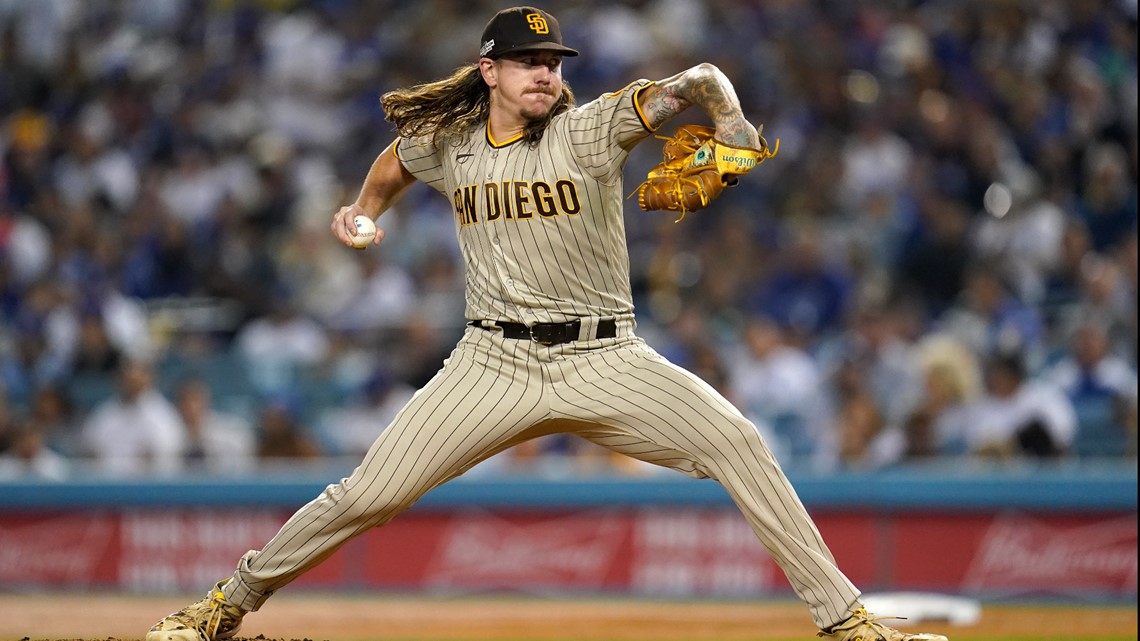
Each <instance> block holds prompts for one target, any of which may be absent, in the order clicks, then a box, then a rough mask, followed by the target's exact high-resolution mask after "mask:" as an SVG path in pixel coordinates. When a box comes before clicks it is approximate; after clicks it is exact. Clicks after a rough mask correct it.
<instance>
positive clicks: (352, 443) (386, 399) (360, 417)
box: [319, 368, 415, 456]
mask: <svg viewBox="0 0 1140 641" xmlns="http://www.w3.org/2000/svg"><path fill="white" fill-rule="evenodd" d="M414 393H415V388H413V387H412V386H410V385H407V384H405V383H403V382H401V381H399V380H397V379H396V378H395V377H393V376H392V374H390V373H389V372H387V371H386V370H385V369H384V368H377V369H376V370H375V371H374V372H373V373H372V376H371V377H369V378H368V380H367V381H365V383H364V384H363V385H362V386H361V389H360V391H359V394H358V395H357V398H355V399H353V400H351V401H350V402H349V403H347V404H345V405H344V406H341V407H335V408H332V409H330V410H327V411H325V412H322V414H321V416H320V418H319V421H320V425H321V433H322V434H324V439H323V440H325V441H327V442H329V443H330V444H331V445H332V448H333V450H334V451H335V452H336V453H337V454H347V455H352V456H359V455H363V454H364V453H365V452H367V451H368V448H370V447H372V443H373V442H375V441H376V438H377V437H378V436H380V432H382V431H383V430H384V428H385V427H387V426H388V423H391V422H392V419H393V418H395V417H396V412H399V411H400V409H401V408H403V406H404V404H405V403H407V402H408V399H410V398H411V396H412V394H414Z"/></svg>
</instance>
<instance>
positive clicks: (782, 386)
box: [728, 316, 830, 457]
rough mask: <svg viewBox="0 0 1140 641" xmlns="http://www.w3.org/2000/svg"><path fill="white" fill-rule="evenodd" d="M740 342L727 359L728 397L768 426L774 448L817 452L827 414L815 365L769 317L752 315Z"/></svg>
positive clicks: (793, 453) (797, 452) (789, 453)
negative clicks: (739, 348)
mask: <svg viewBox="0 0 1140 641" xmlns="http://www.w3.org/2000/svg"><path fill="white" fill-rule="evenodd" d="M744 341H745V343H744V344H745V347H746V349H745V351H743V352H742V353H740V354H738V355H735V359H734V360H732V361H730V362H729V363H728V372H729V388H730V390H731V392H732V398H733V399H735V401H736V402H738V403H740V408H741V410H742V411H743V412H745V413H747V414H748V416H749V418H751V419H753V420H755V421H756V422H757V423H758V424H761V423H762V424H765V425H768V426H770V427H771V429H772V431H773V433H774V434H773V436H774V438H772V439H769V446H771V447H773V449H780V450H783V451H782V453H783V454H785V455H786V456H793V457H810V456H814V455H816V454H817V453H818V452H817V451H816V450H817V448H818V447H819V445H820V443H821V442H822V439H823V438H824V437H825V434H826V430H825V428H824V424H825V421H827V420H829V419H830V416H829V410H828V408H827V407H826V406H825V404H826V397H825V394H824V393H823V377H822V373H821V372H820V371H819V367H818V366H817V365H816V363H815V361H814V360H812V358H811V356H809V355H808V354H807V353H806V352H805V351H804V350H803V349H801V348H799V347H796V346H795V345H793V344H791V342H790V341H789V340H788V338H787V331H786V330H785V329H784V328H782V327H780V326H779V325H778V324H777V323H776V322H775V321H773V320H772V319H770V318H766V317H763V316H755V317H753V318H751V319H750V321H749V323H748V325H747V326H746V327H745V329H744ZM729 358H730V359H732V358H733V356H729Z"/></svg>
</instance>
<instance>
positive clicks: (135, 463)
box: [81, 359, 187, 476]
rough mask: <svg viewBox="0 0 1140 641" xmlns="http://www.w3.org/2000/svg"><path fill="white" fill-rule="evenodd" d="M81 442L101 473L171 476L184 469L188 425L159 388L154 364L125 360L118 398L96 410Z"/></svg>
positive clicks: (119, 377) (121, 369)
mask: <svg viewBox="0 0 1140 641" xmlns="http://www.w3.org/2000/svg"><path fill="white" fill-rule="evenodd" d="M81 438H82V441H83V449H84V451H85V452H86V453H87V454H89V455H90V456H92V457H94V462H95V465H96V468H97V469H99V470H100V471H102V472H104V473H107V474H111V475H115V476H140V475H145V474H165V475H169V474H175V473H177V472H179V471H181V470H183V469H184V468H185V463H184V462H183V456H184V455H185V452H186V447H187V437H186V426H185V425H184V424H183V423H182V419H181V418H180V417H179V416H178V410H177V409H176V408H175V407H174V405H173V404H172V403H171V402H170V401H169V400H167V398H166V397H165V396H164V395H163V394H162V392H160V391H159V390H158V389H157V388H156V387H154V384H153V380H152V372H151V366H150V364H149V363H145V362H142V361H137V360H132V359H127V360H124V361H123V363H122V364H121V365H120V367H119V371H118V394H117V395H116V396H115V397H114V398H110V399H108V400H106V401H104V402H103V403H101V404H99V405H98V406H97V407H96V408H95V409H94V411H92V413H91V415H90V416H89V417H88V418H87V420H86V421H85V422H84V424H83V427H82V435H81Z"/></svg>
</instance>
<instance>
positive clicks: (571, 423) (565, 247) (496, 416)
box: [146, 7, 945, 641]
mask: <svg viewBox="0 0 1140 641" xmlns="http://www.w3.org/2000/svg"><path fill="white" fill-rule="evenodd" d="M478 55H479V60H478V62H477V63H475V64H471V65H468V66H466V67H463V68H461V69H459V70H458V71H456V73H455V74H453V75H452V76H451V77H449V78H445V79H443V80H439V81H437V82H432V83H428V84H423V85H419V86H415V87H412V88H408V89H401V90H397V91H393V92H390V93H388V94H386V95H385V96H384V97H383V98H382V100H381V103H382V105H383V108H384V112H385V115H386V117H387V118H388V119H389V120H390V121H391V122H392V123H394V124H395V126H396V128H397V131H398V134H399V135H398V137H397V138H396V140H395V141H394V142H393V143H392V144H391V145H389V146H388V147H387V148H386V149H385V150H384V151H383V152H381V153H380V155H379V156H378V157H377V158H376V160H375V162H374V163H373V165H372V167H371V169H370V170H369V172H368V175H367V176H366V178H365V179H364V184H363V186H362V188H361V190H360V193H359V196H358V198H357V199H356V202H354V203H353V204H351V205H349V206H347V207H343V208H341V209H340V211H338V212H336V214H335V215H334V216H333V219H332V233H333V234H334V235H335V236H336V238H337V239H338V240H339V241H340V242H342V243H343V244H345V245H346V246H347V247H352V246H353V241H352V234H353V232H354V229H355V225H354V223H353V219H354V217H355V216H357V215H360V214H365V215H367V216H370V217H372V218H376V217H379V216H380V215H381V214H382V213H383V212H384V211H385V210H387V209H388V208H389V207H391V206H392V205H393V203H395V202H396V201H397V200H398V199H399V198H400V196H401V194H403V193H404V192H405V191H406V190H407V189H408V187H409V186H410V185H412V184H413V182H414V181H416V180H419V181H422V182H424V183H427V184H428V185H430V186H431V187H433V188H435V189H436V190H438V191H439V192H440V193H441V194H442V195H443V197H445V198H447V199H448V202H450V203H451V204H452V206H453V209H454V215H455V233H456V237H457V239H458V241H459V245H460V248H461V250H462V255H463V259H464V263H465V269H466V316H467V321H468V323H467V324H468V327H467V329H466V332H465V333H464V335H463V337H462V339H461V340H460V341H459V343H458V345H457V346H456V347H455V350H454V351H453V352H452V353H451V355H450V357H449V358H448V359H447V360H446V362H445V363H444V366H443V369H442V370H440V372H439V373H438V374H437V375H436V376H435V377H434V378H433V379H432V380H431V381H430V382H428V383H427V385H426V386H424V388H423V389H421V390H420V391H419V392H418V393H417V394H416V395H415V396H414V397H413V398H412V400H411V401H409V403H408V404H407V406H406V407H404V408H403V410H402V411H401V412H400V413H399V414H398V416H397V417H396V418H395V419H394V421H393V422H392V423H391V425H389V426H388V427H387V428H386V429H385V430H384V431H383V433H382V434H381V435H380V437H379V438H378V439H377V440H376V442H375V443H374V444H373V445H372V447H371V449H370V450H369V451H368V453H367V454H366V455H365V457H364V460H363V461H362V462H361V464H360V465H359V467H357V468H356V470H355V471H353V473H352V475H351V476H349V477H348V478H346V479H344V480H342V481H341V482H339V483H336V484H333V485H330V486H329V487H328V488H327V489H326V490H325V491H324V492H323V493H322V494H321V495H320V496H318V497H317V498H316V499H314V500H313V501H311V502H310V503H308V504H307V505H305V506H304V507H302V508H301V509H300V510H298V511H297V513H296V514H294V515H293V516H292V517H291V518H290V519H289V520H288V522H286V523H285V524H284V525H283V526H282V528H281V530H280V531H279V532H278V533H277V535H276V536H274V537H273V539H272V540H270V541H269V542H268V543H267V544H266V545H265V546H264V547H263V548H262V549H261V550H255V551H251V552H249V553H247V554H246V555H245V556H243V557H242V558H241V560H240V561H239V563H238V565H237V569H236V571H235V572H234V574H233V576H231V577H229V578H227V579H225V580H223V581H220V582H219V583H217V585H216V586H214V588H213V589H211V590H210V591H209V593H208V594H207V596H206V598H204V599H203V600H201V601H199V602H197V603H194V604H191V605H190V606H188V607H186V608H185V609H183V610H181V611H179V612H176V613H174V614H171V615H169V616H167V617H166V618H164V619H163V620H161V621H159V622H158V624H156V625H155V626H154V627H153V628H152V629H151V631H150V632H149V633H148V634H147V636H146V639H147V641H213V640H215V639H223V638H226V637H229V636H232V635H233V634H234V633H235V632H236V631H237V630H238V627H239V626H240V624H241V620H242V617H243V616H244V615H245V614H247V613H249V612H252V611H255V610H257V609H258V608H259V607H261V605H262V604H263V603H264V602H265V600H266V599H268V598H269V597H270V596H271V595H272V594H273V593H274V592H276V591H277V590H279V589H281V588H282V587H284V586H286V585H288V584H289V583H290V582H291V581H293V580H294V579H296V578H297V577H299V576H301V575H302V574H304V573H305V572H306V571H308V570H309V569H311V568H313V567H314V566H316V565H317V564H319V563H320V562H321V561H323V560H324V559H326V558H328V557H329V555H331V554H332V553H333V552H335V551H336V550H337V549H338V548H339V547H340V546H341V545H343V544H344V543H345V542H347V541H348V540H350V539H351V538H353V537H355V536H358V535H360V534H362V533H364V532H366V531H368V530H369V529H370V528H374V527H378V526H382V525H384V524H385V523H387V522H388V521H390V520H391V519H392V518H393V517H395V516H396V515H397V514H399V513H400V512H402V511H404V510H406V509H408V508H409V507H411V506H412V505H413V504H414V503H415V502H416V500H417V499H419V498H420V497H421V496H423V495H424V493H425V492H427V491H429V490H431V489H432V488H434V487H436V486H438V485H440V484H442V483H445V482H446V481H448V480H450V479H453V478H455V477H457V476H459V475H460V474H463V473H464V472H465V471H466V470H468V469H470V468H471V467H472V466H474V465H476V464H478V463H479V462H480V461H483V460H485V459H486V458H488V457H490V456H493V455H495V454H496V453H498V452H502V451H503V450H506V449H507V448H510V447H511V446H513V445H516V444H518V443H521V442H523V441H526V440H528V439H532V438H535V437H538V436H542V435H545V434H551V433H557V432H571V433H574V434H577V435H578V436H581V437H583V438H586V439H589V440H590V441H593V442H595V443H597V444H599V445H602V446H604V447H607V448H610V449H611V450H615V451H617V452H620V453H622V454H625V455H628V456H632V457H634V458H637V459H640V460H642V461H647V462H650V463H655V464H657V465H662V466H666V467H670V468H673V469H676V470H678V471H680V472H683V473H685V474H688V475H690V476H693V477H697V478H712V479H715V480H717V481H718V482H719V483H721V485H723V486H724V488H725V489H726V490H727V491H728V493H729V494H730V495H731V497H732V499H733V501H735V503H736V505H737V506H738V507H739V508H740V510H741V512H743V514H744V517H745V518H746V519H747V520H748V522H749V524H750V525H751V526H752V528H753V530H754V531H755V532H756V535H757V537H758V538H759V539H760V542H761V543H762V544H763V545H764V546H765V548H766V549H767V550H768V552H769V553H770V554H771V555H772V557H773V558H774V559H775V560H776V562H777V563H778V564H779V566H780V567H781V568H782V569H783V571H784V573H785V574H786V575H787V577H788V580H789V581H790V582H791V584H792V586H793V587H794V589H795V591H796V594H798V595H799V597H800V598H801V599H802V600H803V601H804V603H805V604H806V605H807V607H808V609H809V610H810V612H811V616H812V618H813V620H814V622H815V624H816V625H817V626H818V627H819V628H820V629H821V633H820V635H821V636H823V637H825V638H828V639H842V640H847V641H854V640H856V639H862V640H864V641H871V640H874V639H883V640H888V641H901V640H912V639H913V640H920V639H921V640H941V641H945V637H941V636H937V635H927V634H903V633H900V632H898V631H896V630H893V629H891V628H889V627H886V626H884V625H883V624H882V623H880V622H878V621H877V620H876V619H875V618H874V617H873V616H871V615H869V614H868V613H867V612H866V611H865V610H864V609H863V607H862V605H861V603H860V601H859V591H858V590H857V589H856V588H855V586H853V585H852V584H851V582H850V581H849V580H848V579H847V577H846V576H844V574H843V573H842V572H841V571H840V570H839V568H837V567H836V564H835V559H834V558H833V557H832V555H831V552H830V551H828V549H827V546H826V545H825V544H824V542H823V539H822V538H821V537H820V534H819V532H818V531H817V529H816V527H815V525H814V524H813V523H812V520H811V518H810V517H809V516H808V514H807V512H806V511H805V510H804V507H803V505H802V504H801V503H800V500H799V498H798V497H797V496H796V493H795V491H794V490H793V489H792V487H791V485H790V484H789V483H788V480H787V478H785V476H784V474H783V472H782V471H781V470H780V467H779V465H778V464H777V463H776V460H775V459H774V458H773V456H772V454H771V452H769V450H768V448H767V447H766V446H765V444H764V442H763V441H762V440H761V438H760V435H759V433H758V432H757V430H756V428H755V426H753V425H752V424H751V423H749V421H748V420H747V419H745V418H744V416H743V415H742V414H741V413H740V412H739V411H738V410H737V409H736V408H734V407H733V406H732V405H731V404H730V403H729V402H728V401H726V400H725V399H724V398H723V397H721V395H720V394H718V393H717V392H716V391H715V390H714V389H713V388H712V387H710V386H709V385H707V384H706V383H704V382H703V381H702V380H700V379H699V378H697V377H696V376H694V375H693V374H691V373H689V372H687V371H685V370H683V369H681V368H679V367H677V366H675V365H673V364H672V363H670V362H668V361H667V360H665V359H664V358H662V357H661V356H660V355H658V354H657V353H656V352H654V350H652V349H651V348H650V347H648V346H647V345H646V344H645V342H643V341H642V340H641V339H640V338H638V337H637V335H636V334H635V333H634V308H633V299H632V295H631V291H630V283H629V256H628V253H627V248H626V242H625V229H624V224H623V199H624V196H625V194H623V185H622V170H623V167H624V165H625V162H626V159H627V157H628V156H629V153H630V150H632V149H633V147H634V146H635V145H637V144H638V143H639V142H641V141H643V140H645V139H646V138H648V137H649V136H651V135H652V134H653V133H654V132H656V131H658V129H659V128H660V127H661V126H662V125H663V124H665V122H666V121H668V120H669V119H670V118H672V117H673V116H675V115H677V114H678V113H680V112H681V111H683V110H685V109H688V108H689V107H696V108H698V109H700V110H701V111H703V112H704V113H705V114H707V116H708V118H709V119H710V120H711V126H710V127H687V128H682V129H681V130H680V131H678V132H677V134H676V135H675V136H673V137H672V138H670V139H669V141H668V142H667V143H666V144H665V149H664V153H663V156H664V157H663V161H662V163H661V164H660V165H658V166H657V167H655V168H654V169H653V171H651V172H650V174H649V176H648V177H647V179H646V181H645V182H644V184H642V185H641V186H640V187H639V189H638V190H637V194H638V202H639V204H640V205H641V207H642V208H644V209H658V210H666V211H672V212H677V213H678V214H679V215H680V217H683V216H684V215H685V214H686V213H687V212H690V211H693V210H697V209H700V208H702V207H705V206H707V205H708V204H709V203H710V202H712V201H713V200H714V199H715V198H716V197H717V196H718V195H719V194H720V193H721V191H722V190H723V189H724V188H725V187H726V186H729V185H731V184H733V183H734V182H735V181H736V180H738V179H739V178H740V177H741V176H743V175H745V174H747V173H748V172H750V171H752V170H753V169H755V168H756V167H757V166H758V165H759V164H761V163H762V162H764V161H765V160H766V159H767V158H770V157H771V156H772V155H774V154H775V152H776V149H775V148H772V149H770V148H769V147H768V144H767V142H766V141H765V140H764V138H763V137H761V136H760V135H759V133H758V132H757V130H756V128H755V127H753V126H752V125H751V124H749V122H748V121H747V120H746V119H745V118H744V116H743V114H742V113H741V107H740V104H739V102H738V100H737V96H736V93H735V91H734V89H733V87H732V85H731V84H730V83H729V81H728V79H727V78H726V77H725V76H724V75H723V74H722V73H721V72H720V71H719V70H718V69H717V68H716V67H714V66H712V65H709V64H701V65H697V66H695V67H693V68H691V69H688V70H686V71H683V72H681V73H679V74H677V75H675V76H673V77H670V78H666V79H663V80H659V81H656V82H653V81H648V80H637V81H635V82H632V83H630V84H629V85H628V86H626V87H624V88H621V89H618V90H617V91H614V92H613V93H607V94H605V95H602V96H600V97H598V98H597V99H595V100H592V101H590V102H588V103H586V104H583V105H581V106H576V105H575V102H574V97H573V95H572V93H571V91H570V88H569V87H568V86H567V85H566V84H565V83H564V82H563V80H562V61H563V59H564V58H566V57H571V56H576V55H578V52H577V51H575V50H574V49H571V48H569V47H566V46H564V45H563V43H562V36H561V32H560V30H559V25H558V22H557V21H556V20H555V19H554V17H553V16H551V15H550V14H548V13H546V12H545V11H541V10H539V9H535V8H532V7H515V8H511V9H506V10H504V11H500V12H499V13H497V14H496V15H495V16H494V17H493V18H492V19H491V20H490V21H489V22H488V23H487V25H486V28H485V29H484V31H483V35H482V39H481V42H480V47H479V50H478ZM383 240H384V233H383V230H380V231H379V232H378V233H377V234H376V237H375V239H374V240H373V244H374V245H379V244H381V242H382V241H383Z"/></svg>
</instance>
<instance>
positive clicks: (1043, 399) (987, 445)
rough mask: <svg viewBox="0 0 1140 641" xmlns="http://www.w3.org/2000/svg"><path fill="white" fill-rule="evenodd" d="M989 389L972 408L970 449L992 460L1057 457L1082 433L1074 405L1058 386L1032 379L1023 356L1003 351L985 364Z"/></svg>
mask: <svg viewBox="0 0 1140 641" xmlns="http://www.w3.org/2000/svg"><path fill="white" fill-rule="evenodd" d="M985 381H986V389H987V393H986V395H985V396H983V397H982V398H981V399H979V400H978V401H977V402H976V403H974V404H973V405H972V406H971V407H970V410H969V412H970V422H969V428H968V429H969V431H968V432H967V434H966V441H967V444H968V447H969V448H970V452H971V453H973V454H977V455H980V456H986V457H992V458H1010V457H1028V458H1057V457H1060V456H1062V455H1063V454H1065V453H1067V452H1068V451H1069V448H1070V446H1071V445H1072V443H1073V438H1074V436H1075V435H1076V431H1077V417H1076V413H1075V412H1074V410H1073V405H1072V403H1071V402H1070V401H1069V399H1068V398H1067V397H1066V396H1065V394H1064V393H1063V392H1062V391H1061V390H1059V389H1057V388H1056V387H1055V386H1053V385H1051V384H1049V383H1047V382H1044V381H1038V380H1033V379H1030V378H1028V376H1027V373H1026V367H1025V363H1024V357H1023V356H1022V355H1021V354H999V355H997V356H994V357H993V358H991V359H990V361H989V362H988V363H987V364H986V368H985Z"/></svg>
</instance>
